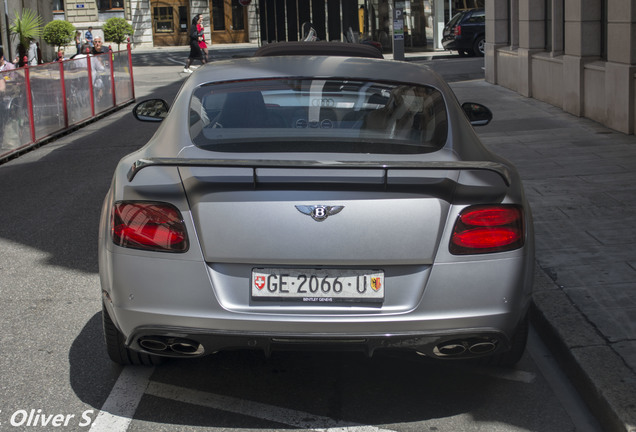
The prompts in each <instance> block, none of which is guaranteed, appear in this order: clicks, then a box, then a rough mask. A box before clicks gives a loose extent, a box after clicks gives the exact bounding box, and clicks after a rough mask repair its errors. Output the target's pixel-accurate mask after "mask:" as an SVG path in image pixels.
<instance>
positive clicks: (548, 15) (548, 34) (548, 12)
mask: <svg viewBox="0 0 636 432" xmlns="http://www.w3.org/2000/svg"><path fill="white" fill-rule="evenodd" d="M552 43H553V42H552V0H545V50H546V51H552Z"/></svg>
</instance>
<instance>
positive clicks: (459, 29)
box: [455, 25, 462, 36]
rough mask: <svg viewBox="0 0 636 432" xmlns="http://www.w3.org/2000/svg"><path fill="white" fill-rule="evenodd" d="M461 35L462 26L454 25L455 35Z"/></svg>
mask: <svg viewBox="0 0 636 432" xmlns="http://www.w3.org/2000/svg"><path fill="white" fill-rule="evenodd" d="M461 35H462V26H460V25H456V26H455V36H461Z"/></svg>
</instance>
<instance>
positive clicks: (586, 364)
mask: <svg viewBox="0 0 636 432" xmlns="http://www.w3.org/2000/svg"><path fill="white" fill-rule="evenodd" d="M534 287H535V290H534V293H533V305H532V307H531V310H530V318H531V320H532V323H533V325H534V326H535V328H536V329H537V331H538V332H539V333H540V334H541V337H542V339H543V340H544V342H545V343H546V344H547V345H548V347H549V348H550V350H551V351H552V353H553V354H554V355H555V357H556V360H557V362H558V363H559V365H560V366H561V368H562V369H563V371H564V373H565V374H566V375H567V376H568V378H569V379H570V380H571V381H572V384H573V385H574V386H575V388H576V389H577V391H578V392H579V393H580V394H581V397H582V398H583V399H584V400H585V402H586V403H587V405H588V407H589V409H590V411H591V412H592V414H594V415H595V416H596V417H597V419H598V420H599V422H600V423H601V425H602V426H603V430H605V431H612V432H614V431H616V432H636V399H635V398H636V373H634V371H633V370H631V369H630V368H629V367H628V366H627V365H626V364H625V362H624V360H623V359H622V358H621V357H620V356H619V355H618V354H617V353H616V352H615V351H614V350H613V349H612V347H611V346H610V345H609V344H608V343H607V341H606V340H605V339H604V338H603V337H601V336H600V334H599V332H598V331H597V330H596V329H595V328H594V326H593V325H592V324H591V323H590V322H589V321H587V319H586V318H585V317H584V316H583V314H582V313H581V312H580V311H579V310H578V309H577V308H576V306H575V305H574V304H573V303H572V301H571V300H570V299H569V297H568V296H567V295H566V294H565V293H564V292H563V291H562V290H561V289H560V288H559V287H558V286H557V285H556V284H555V283H554V282H553V281H552V280H551V279H550V278H549V276H548V274H547V273H546V272H545V271H544V270H542V269H541V268H539V265H538V264H537V269H536V270H535V281H534Z"/></svg>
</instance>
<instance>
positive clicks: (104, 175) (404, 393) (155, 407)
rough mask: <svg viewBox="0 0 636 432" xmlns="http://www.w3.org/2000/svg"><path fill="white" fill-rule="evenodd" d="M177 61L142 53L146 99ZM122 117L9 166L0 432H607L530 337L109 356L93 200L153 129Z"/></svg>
mask: <svg viewBox="0 0 636 432" xmlns="http://www.w3.org/2000/svg"><path fill="white" fill-rule="evenodd" d="M181 54H182V53H180V52H177V53H166V52H162V53H148V54H143V55H142V54H140V56H139V57H136V58H135V64H136V70H135V84H136V95H137V98H138V99H143V98H146V97H163V98H165V99H167V100H172V98H173V97H174V95H175V94H176V92H177V90H178V88H179V85H180V83H181V81H182V80H183V79H185V77H186V75H185V74H182V73H180V71H181V70H182V65H179V64H178V62H179V61H183V60H184V57H183V55H181ZM232 55H234V54H232ZM142 56H143V57H145V58H146V60H147V62H146V63H143V62H142V60H143V59H142ZM435 61H437V62H445V63H446V64H445V65H441V64H437V65H434V66H433V67H434V68H436V69H437V68H445V67H448V68H449V70H450V71H454V72H453V73H454V74H455V75H457V74H459V73H458V72H457V71H462V70H463V71H462V72H461V73H463V74H467V75H470V74H471V73H472V72H470V71H467V70H468V69H471V70H472V68H476V69H475V70H479V68H480V65H479V61H480V59H456V60H455V59H452V58H448V59H447V58H444V59H439V60H435ZM481 61H482V63H483V60H481ZM462 65H465V66H464V68H465V69H462ZM482 75H483V71H482ZM129 112H130V107H127V108H124V109H123V110H120V111H118V112H116V113H114V114H112V115H110V116H108V117H106V118H103V119H101V120H99V121H97V122H94V123H92V124H89V125H88V126H86V127H84V128H82V129H80V130H77V131H75V132H73V133H71V134H69V135H67V136H64V137H61V138H60V139H58V140H56V141H54V142H52V143H48V144H46V145H45V146H43V147H41V148H39V149H36V150H34V151H31V152H29V153H26V154H24V155H22V156H20V157H19V158H17V159H14V160H12V161H9V162H8V163H5V164H3V165H0V185H1V186H0V208H1V211H0V250H1V251H2V253H1V254H0V298H1V299H2V302H1V303H0V325H1V331H0V376H1V378H0V391H1V393H0V394H2V398H1V399H0V431H13V430H34V429H36V430H52V429H54V430H88V428H89V426H91V425H92V428H91V430H93V431H109V432H116V431H125V430H128V431H150V430H152V431H201V430H212V431H228V430H252V431H261V432H265V431H274V430H287V429H301V430H305V429H308V430H316V429H320V430H324V429H329V430H336V429H337V430H342V431H355V432H375V431H378V432H379V431H398V432H407V431H418V432H419V431H424V430H431V431H460V430H461V431H489V432H492V431H542V432H549V431H559V432H563V431H575V430H576V431H597V430H600V429H599V428H598V426H597V425H596V424H595V423H594V420H593V419H591V418H590V417H589V414H588V413H587V411H586V409H585V407H584V406H583V405H582V404H581V403H580V401H579V400H578V397H577V395H576V393H575V392H574V391H572V389H571V388H570V387H569V384H568V382H567V381H566V380H565V379H564V378H563V374H562V373H561V371H559V370H558V368H556V366H554V364H553V363H552V361H551V356H550V353H549V352H548V351H547V350H546V349H545V348H544V347H543V345H542V343H541V341H540V339H539V338H538V337H537V336H536V335H535V334H533V336H532V338H531V342H530V345H529V349H528V351H527V352H526V354H525V356H524V358H523V359H522V361H521V362H520V363H519V365H518V366H517V367H516V368H515V369H511V370H510V369H498V368H490V367H481V366H477V365H474V364H467V363H457V362H448V363H442V362H435V361H431V360H428V359H425V358H422V357H418V356H416V355H414V354H403V353H386V354H381V355H378V356H376V357H373V358H371V359H369V358H366V357H364V356H362V355H359V354H353V353H295V352H288V353H275V354H274V355H273V356H272V357H271V358H265V357H264V356H263V355H262V354H261V353H256V352H229V353H221V354H218V355H215V356H211V357H205V358H201V359H195V360H189V361H186V360H178V361H177V360H175V361H170V362H168V363H166V364H165V365H163V366H160V367H157V368H154V369H153V368H133V367H126V368H121V367H119V366H115V365H113V364H112V363H110V361H109V360H108V358H107V356H106V353H105V348H104V345H103V342H102V336H101V316H100V288H99V277H98V274H97V251H96V245H97V225H98V218H99V209H100V206H101V201H102V199H103V197H104V195H105V193H106V191H107V189H108V186H109V182H110V179H111V175H112V172H113V170H114V168H115V165H116V164H117V161H118V160H119V159H120V158H121V157H122V156H123V155H125V154H127V153H129V152H130V151H133V150H134V149H137V148H138V147H139V146H141V145H143V144H144V142H145V141H146V140H147V139H148V138H149V137H150V136H151V135H152V134H153V133H154V131H155V129H156V125H155V124H151V123H140V122H137V121H135V120H134V119H133V117H132V116H131V115H130V113H129Z"/></svg>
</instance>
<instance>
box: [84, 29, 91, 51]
mask: <svg viewBox="0 0 636 432" xmlns="http://www.w3.org/2000/svg"><path fill="white" fill-rule="evenodd" d="M84 39H86V43H87V44H88V47H89V48H90V49H93V27H89V28H88V30H86V32H85V33H84Z"/></svg>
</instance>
